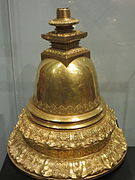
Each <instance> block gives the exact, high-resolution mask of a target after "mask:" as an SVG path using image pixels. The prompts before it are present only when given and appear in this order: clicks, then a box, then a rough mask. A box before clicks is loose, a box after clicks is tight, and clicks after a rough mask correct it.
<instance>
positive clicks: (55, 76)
mask: <svg viewBox="0 0 135 180" xmlns="http://www.w3.org/2000/svg"><path fill="white" fill-rule="evenodd" d="M78 22H79V20H77V19H74V18H71V15H70V10H69V9H68V8H59V9H57V18H56V19H54V20H51V21H49V24H51V25H54V26H56V29H55V31H52V32H49V33H47V34H42V38H43V39H46V40H48V41H50V42H51V48H49V49H47V50H45V51H44V52H43V53H42V54H41V60H42V61H41V63H40V65H39V67H38V71H37V76H36V83H35V89H34V93H33V96H32V97H31V98H30V100H29V102H28V105H27V106H26V108H25V109H23V110H22V113H21V114H20V116H19V121H18V123H17V125H16V127H15V129H14V130H13V132H12V133H11V135H10V138H9V141H8V154H9V157H10V159H11V160H12V162H13V163H14V164H15V165H16V166H17V167H18V168H19V169H20V170H22V171H23V172H25V173H27V174H28V175H30V176H32V177H34V178H36V179H50V180H51V179H67V180H68V179H95V178H98V177H100V176H102V175H104V174H106V173H108V172H111V171H112V170H114V169H115V168H116V167H118V166H119V165H120V164H121V162H122V161H123V159H124V157H125V155H126V152H127V143H126V140H125V137H124V135H123V133H122V130H121V129H120V128H118V127H117V123H116V121H117V118H116V116H115V113H114V111H113V110H112V109H110V108H109V107H108V106H107V105H106V103H105V102H104V100H103V98H102V97H101V96H100V92H99V88H98V82H97V76H96V71H95V68H94V65H93V63H92V61H91V59H90V52H89V50H87V49H86V48H82V47H80V46H79V41H80V39H81V38H84V37H86V36H87V33H86V32H81V31H77V30H74V29H73V24H76V23H78Z"/></svg>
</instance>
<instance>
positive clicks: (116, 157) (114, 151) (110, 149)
mask: <svg viewBox="0 0 135 180" xmlns="http://www.w3.org/2000/svg"><path fill="white" fill-rule="evenodd" d="M126 151H127V144H126V140H125V137H124V136H123V133H122V130H121V129H119V128H117V127H116V128H115V130H114V132H113V134H112V136H111V140H110V141H109V143H108V144H107V145H106V146H105V147H104V148H103V149H102V150H100V151H99V152H97V153H94V154H90V155H88V156H84V157H82V158H78V159H77V158H75V159H74V158H72V159H71V160H70V159H68V160H62V159H60V158H58V159H57V158H54V159H53V158H52V157H48V156H45V155H43V154H40V153H38V152H37V151H35V150H34V149H32V148H30V147H29V146H28V145H27V143H26V142H25V141H24V139H23V138H22V135H21V133H20V132H19V131H18V130H17V129H15V130H14V131H13V132H12V134H11V136H10V139H9V144H8V153H9V155H10V157H11V159H12V161H13V162H14V164H15V165H17V166H18V167H19V168H20V169H22V170H23V171H25V172H27V174H30V175H31V174H32V175H34V176H35V177H38V178H39V179H42V178H45V177H47V178H49V177H50V176H51V177H53V178H58V177H59V178H72V179H75V178H85V177H87V176H89V177H90V178H91V177H93V176H97V175H98V174H100V175H101V174H104V173H105V172H107V171H109V170H111V169H112V168H114V167H115V166H117V165H118V164H119V163H120V161H122V160H123V158H124V156H125V152H126Z"/></svg>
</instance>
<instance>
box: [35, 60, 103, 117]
mask: <svg viewBox="0 0 135 180" xmlns="http://www.w3.org/2000/svg"><path fill="white" fill-rule="evenodd" d="M33 99H34V104H35V106H37V107H38V108H39V109H41V110H43V111H45V112H47V113H52V114H60V115H73V114H82V113H85V112H89V111H91V110H93V109H95V108H96V107H97V106H98V105H99V104H100V96H99V90H98V84H97V78H96V73H95V68H94V66H93V63H92V62H91V60H90V59H89V58H88V57H78V58H76V59H74V60H73V61H72V62H71V63H70V64H69V65H68V66H67V67H66V66H65V65H64V64H63V63H62V62H60V61H59V60H57V59H52V58H47V59H44V60H43V61H42V62H41V64H40V65H39V68H38V73H37V80H36V85H35V92H34V98H33Z"/></svg>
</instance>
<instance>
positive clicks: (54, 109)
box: [33, 97, 101, 115]
mask: <svg viewBox="0 0 135 180" xmlns="http://www.w3.org/2000/svg"><path fill="white" fill-rule="evenodd" d="M100 101H101V100H100V98H96V99H95V100H94V101H93V102H89V103H88V104H78V105H76V106H75V107H73V106H71V105H69V106H66V107H65V106H63V105H60V106H56V105H55V104H52V105H48V104H47V103H42V102H41V101H38V100H37V98H35V97H33V102H34V104H35V105H36V107H38V108H39V109H40V110H43V111H45V112H47V113H51V114H57V115H73V114H82V113H85V112H89V111H92V110H93V109H95V108H96V107H97V106H98V105H99V104H100Z"/></svg>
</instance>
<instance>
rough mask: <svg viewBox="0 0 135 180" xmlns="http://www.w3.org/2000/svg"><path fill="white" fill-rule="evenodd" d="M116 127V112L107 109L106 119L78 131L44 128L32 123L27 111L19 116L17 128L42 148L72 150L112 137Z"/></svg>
mask: <svg viewBox="0 0 135 180" xmlns="http://www.w3.org/2000/svg"><path fill="white" fill-rule="evenodd" d="M115 126H116V116H115V114H114V111H113V110H112V109H110V108H107V110H106V115H105V117H104V118H103V119H102V120H101V121H100V122H98V123H97V124H96V126H94V125H92V126H89V127H87V128H82V129H78V130H70V131H69V130H55V129H51V128H45V127H42V126H40V125H38V124H36V123H34V122H32V121H31V120H30V119H29V117H28V116H27V114H26V111H25V109H24V110H23V111H22V113H21V115H20V116H19V121H18V123H17V126H16V127H17V128H18V129H19V130H20V131H21V133H22V134H23V136H24V137H25V138H26V139H30V140H33V141H35V142H36V143H37V144H42V146H45V147H46V146H48V147H50V148H52V147H53V148H56V149H61V148H62V149H70V148H79V147H88V146H90V145H91V144H93V145H94V144H97V142H100V141H103V140H104V139H106V138H108V136H109V135H111V133H112V131H113V129H114V128H115Z"/></svg>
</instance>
